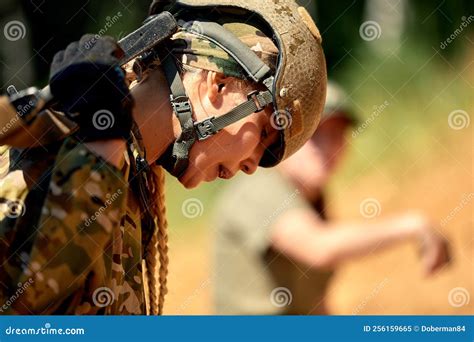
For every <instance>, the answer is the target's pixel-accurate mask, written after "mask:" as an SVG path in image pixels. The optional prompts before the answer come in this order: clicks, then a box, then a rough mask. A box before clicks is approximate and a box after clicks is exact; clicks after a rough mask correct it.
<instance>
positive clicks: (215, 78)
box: [206, 71, 231, 103]
mask: <svg viewBox="0 0 474 342" xmlns="http://www.w3.org/2000/svg"><path fill="white" fill-rule="evenodd" d="M206 81H207V97H208V98H209V101H211V102H212V103H215V102H216V101H218V100H219V97H220V96H221V95H222V93H224V92H225V89H226V87H227V85H228V84H229V82H231V78H230V77H226V76H224V75H223V74H220V73H217V72H215V71H208V73H207V80H206Z"/></svg>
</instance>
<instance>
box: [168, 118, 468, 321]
mask: <svg viewBox="0 0 474 342" xmlns="http://www.w3.org/2000/svg"><path fill="white" fill-rule="evenodd" d="M473 146H474V144H473V138H472V125H471V127H470V128H468V129H467V131H466V132H464V133H460V134H459V135H457V136H455V135H452V136H451V137H450V138H449V140H448V141H444V140H442V138H437V137H433V138H432V139H430V141H429V143H428V144H427V145H426V146H425V149H420V151H419V152H420V153H419V156H417V157H416V158H413V159H411V160H403V161H401V162H402V163H398V164H397V165H393V166H389V168H391V171H392V172H389V173H387V172H383V171H381V172H377V171H374V170H372V172H370V176H369V175H361V176H360V177H358V178H357V181H356V182H354V183H353V184H351V185H350V186H349V187H348V188H346V189H344V191H342V190H341V189H338V192H336V191H333V192H331V193H330V195H331V203H332V204H331V212H332V213H333V214H337V215H335V216H337V217H339V218H344V217H351V218H353V217H357V215H360V214H359V203H360V202H361V201H362V200H363V199H364V198H366V197H369V196H370V197H375V198H377V199H379V201H380V202H381V204H382V214H387V213H394V212H399V211H401V210H402V209H403V208H420V209H422V210H424V211H425V212H426V213H427V214H428V215H430V216H431V217H432V218H433V220H434V222H437V223H439V224H441V225H442V227H440V231H441V232H442V234H444V235H445V236H447V237H448V238H449V240H450V243H451V247H452V252H453V260H452V263H451V265H449V266H448V267H447V268H446V269H443V270H442V271H441V272H440V273H439V274H437V275H435V276H434V277H430V278H426V277H424V276H423V274H422V273H421V265H420V264H419V262H418V259H417V248H416V245H415V244H413V243H404V244H402V245H399V246H396V247H393V248H390V249H387V250H386V251H383V252H380V253H377V254H371V255H369V256H366V257H362V258H359V259H357V260H354V261H351V262H350V263H347V264H344V265H341V266H340V268H339V269H338V270H337V273H336V276H335V278H334V279H333V281H332V285H331V287H330V290H329V291H328V293H327V298H328V303H329V309H330V311H331V312H332V313H334V314H348V315H350V314H362V315H366V314H375V315H380V314H381V315H385V314H402V315H408V314H450V315H451V314H454V315H456V314H474V298H470V297H473V296H474V286H473V284H474V268H473V267H474V264H473V261H474V248H473V247H474V246H473V243H474V234H473V222H474V217H473V212H474V210H473V209H474V198H473V194H472V192H473V179H474V177H473V151H472V150H473ZM433 151H436V152H433ZM367 189H370V191H368V190H367ZM341 192H342V193H343V195H342V194H341ZM338 193H339V195H338ZM466 196H467V197H466ZM463 199H464V201H463ZM466 199H467V200H466ZM466 202H467V203H466ZM463 203H464V204H463ZM452 213H454V214H453V215H450V214H452ZM359 217H360V216H359ZM211 234H212V233H211V230H210V229H199V230H197V231H194V232H193V233H192V234H191V233H190V232H186V233H185V234H184V233H182V232H176V231H173V230H172V231H171V255H170V260H171V265H170V277H169V289H170V291H169V294H168V297H167V303H166V306H165V307H166V310H165V313H166V314H175V315H185V314H189V315H194V314H212V313H213V310H212V278H211V271H212V268H211V261H212V260H211V248H212V235H211ZM456 288H463V289H465V290H467V293H466V292H463V293H457V294H456ZM465 290H463V291H465ZM450 293H451V296H452V298H451V303H452V302H453V301H454V302H455V303H459V301H461V304H464V305H462V306H460V307H456V306H453V305H452V304H450V300H449V295H450ZM456 301H458V302H456Z"/></svg>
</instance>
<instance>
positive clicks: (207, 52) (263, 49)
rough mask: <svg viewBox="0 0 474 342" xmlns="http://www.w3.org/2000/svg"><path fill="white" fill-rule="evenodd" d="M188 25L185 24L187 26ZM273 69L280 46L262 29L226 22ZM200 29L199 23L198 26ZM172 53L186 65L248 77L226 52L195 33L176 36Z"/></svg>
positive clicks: (227, 26) (229, 28) (227, 74)
mask: <svg viewBox="0 0 474 342" xmlns="http://www.w3.org/2000/svg"><path fill="white" fill-rule="evenodd" d="M184 26H185V27H186V24H185V25H184ZM223 26H224V28H226V29H227V30H229V31H230V32H232V33H233V34H234V35H235V36H237V37H238V38H239V39H240V40H241V41H242V42H243V43H244V44H246V45H247V46H248V47H250V49H252V51H254V52H255V54H256V55H257V56H258V57H259V58H260V59H261V60H262V61H263V62H264V63H265V64H267V65H268V66H269V67H270V68H271V69H272V70H275V67H276V63H277V58H278V49H277V47H276V46H275V44H273V42H272V40H271V39H270V38H268V37H266V36H265V34H264V33H263V32H262V31H260V30H259V29H257V28H255V27H254V26H252V25H249V24H246V23H235V22H234V23H223ZM198 29H199V26H198ZM172 40H173V45H172V53H173V55H175V56H177V58H178V59H179V60H181V62H182V63H183V64H185V65H189V66H191V67H196V68H200V69H204V70H210V71H215V72H219V73H222V74H224V75H226V76H232V77H237V78H245V77H246V76H245V75H246V74H245V73H244V71H243V69H242V67H241V66H240V65H239V64H238V63H237V62H236V61H235V59H234V58H232V57H231V56H230V55H229V54H228V53H227V52H225V51H224V50H223V49H221V48H220V47H219V46H217V45H216V44H214V43H212V42H210V41H209V40H207V39H204V38H202V37H199V36H198V35H196V34H193V33H190V32H185V31H180V32H178V33H176V34H175V35H174V36H173V38H172Z"/></svg>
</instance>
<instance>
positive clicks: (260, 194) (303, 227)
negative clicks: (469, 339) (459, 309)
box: [214, 84, 449, 315]
mask: <svg viewBox="0 0 474 342" xmlns="http://www.w3.org/2000/svg"><path fill="white" fill-rule="evenodd" d="M345 98H346V95H345V94H344V92H343V91H342V89H340V88H339V87H338V86H336V85H334V84H330V86H329V87H328V98H327V103H326V107H325V112H324V114H323V118H322V121H321V124H320V126H319V128H318V129H317V131H316V133H315V134H314V135H313V137H312V139H310V141H308V142H307V143H306V145H305V146H304V147H303V148H302V149H301V150H300V151H299V152H297V153H296V154H295V155H294V156H292V157H291V158H289V159H288V160H287V161H285V162H284V163H282V164H281V165H280V166H279V167H278V169H277V171H269V170H263V171H259V172H258V173H257V174H256V175H255V176H254V177H251V178H238V179H236V181H234V182H233V183H232V184H230V186H228V188H226V189H225V191H224V192H223V193H222V196H221V198H220V199H219V200H218V201H217V203H219V204H218V207H217V208H216V213H217V215H216V221H215V222H216V224H215V227H216V232H215V240H216V241H215V255H214V264H215V265H214V271H215V273H214V278H215V279H214V280H215V282H214V283H215V289H214V291H215V293H214V300H215V310H216V313H217V314H237V315H253V314H255V315H266V314H296V315H306V314H328V310H327V307H326V303H325V297H326V291H327V288H328V285H329V282H330V280H331V278H332V276H333V273H334V271H335V270H336V268H337V266H339V265H341V264H342V263H343V262H345V261H350V260H354V258H356V257H361V256H364V255H369V254H372V253H374V252H378V251H381V250H384V249H386V248H387V247H390V246H393V245H395V244H397V243H402V242H406V241H413V242H414V243H418V244H419V247H420V261H421V264H422V269H423V272H424V273H425V274H426V275H431V274H433V273H435V272H436V271H437V270H438V269H440V268H441V267H442V266H443V265H445V264H446V263H447V262H448V261H449V251H448V248H447V247H448V245H447V241H446V240H445V239H444V238H443V237H441V236H440V235H439V234H438V233H437V230H436V228H435V227H434V225H433V224H432V222H430V220H429V219H428V218H427V217H425V216H424V215H423V214H421V213H418V212H415V211H407V212H405V213H402V214H399V215H394V216H387V217H384V218H380V219H374V220H371V221H367V220H364V221H357V220H355V221H349V220H348V221H340V222H337V221H330V220H328V217H327V214H326V204H325V203H326V202H325V196H324V190H325V187H326V185H327V183H328V181H329V180H330V177H331V176H332V175H333V173H334V172H335V170H336V167H337V165H338V164H339V162H340V160H341V157H342V156H343V155H344V152H345V150H346V145H347V142H346V139H345V135H346V133H347V132H348V131H349V130H350V129H351V127H353V126H355V124H356V119H355V118H354V116H353V114H352V112H351V111H350V110H349V109H347V108H344V107H343V105H342V104H343V102H344V100H345Z"/></svg>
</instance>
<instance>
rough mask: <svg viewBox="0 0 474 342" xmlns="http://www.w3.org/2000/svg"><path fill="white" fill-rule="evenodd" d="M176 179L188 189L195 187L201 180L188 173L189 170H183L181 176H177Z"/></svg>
mask: <svg viewBox="0 0 474 342" xmlns="http://www.w3.org/2000/svg"><path fill="white" fill-rule="evenodd" d="M178 181H179V182H180V183H181V184H182V185H183V186H184V187H185V188H186V189H188V190H191V189H195V188H197V186H198V185H199V184H200V183H201V180H199V179H198V177H196V175H190V172H189V171H188V172H185V173H184V175H183V176H181V177H179V178H178Z"/></svg>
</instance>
